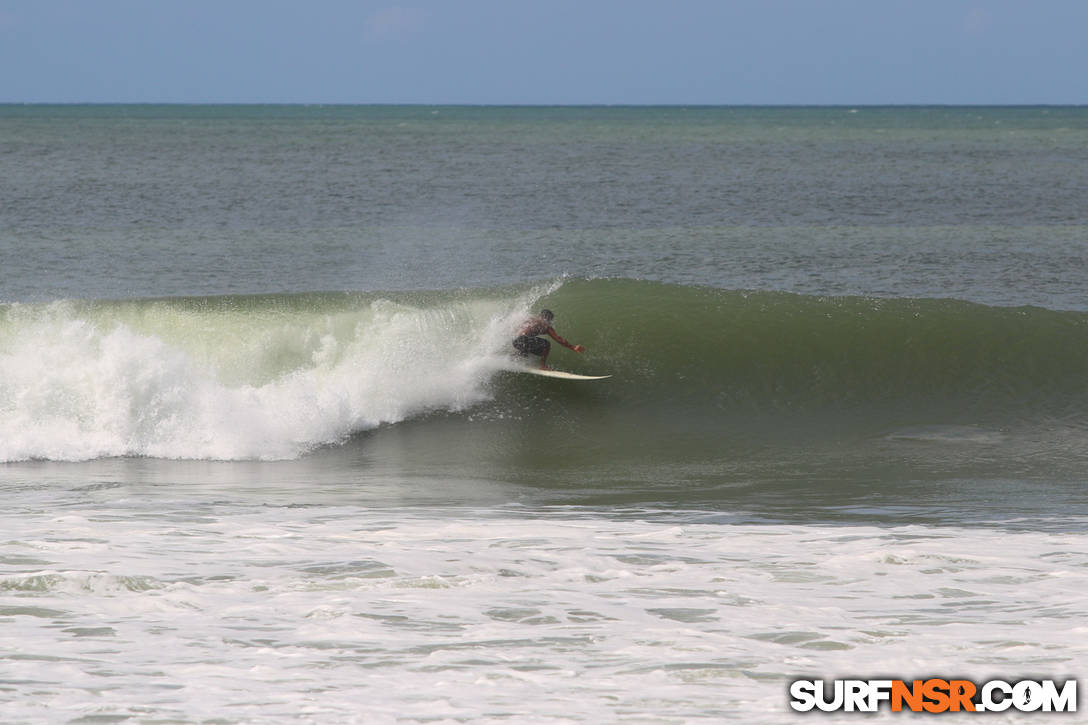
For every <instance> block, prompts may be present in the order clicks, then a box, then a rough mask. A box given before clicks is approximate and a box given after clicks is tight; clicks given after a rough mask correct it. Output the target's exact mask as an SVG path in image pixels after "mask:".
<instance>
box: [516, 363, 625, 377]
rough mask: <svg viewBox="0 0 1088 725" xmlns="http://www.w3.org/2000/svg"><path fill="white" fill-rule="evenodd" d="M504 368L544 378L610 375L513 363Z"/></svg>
mask: <svg viewBox="0 0 1088 725" xmlns="http://www.w3.org/2000/svg"><path fill="white" fill-rule="evenodd" d="M506 369H507V370H509V371H510V372H512V373H529V374H530V375H539V376H541V377H544V378H560V379H562V380H604V379H605V378H610V377H612V376H611V375H579V374H578V373H568V372H566V371H564V370H541V369H540V368H530V367H525V366H523V365H513V366H511V367H509V368H506Z"/></svg>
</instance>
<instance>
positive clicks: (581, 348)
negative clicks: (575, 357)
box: [571, 345, 586, 352]
mask: <svg viewBox="0 0 1088 725" xmlns="http://www.w3.org/2000/svg"><path fill="white" fill-rule="evenodd" d="M571 350H574V351H575V352H585V351H586V346H585V345H575V346H574V347H572V348H571Z"/></svg>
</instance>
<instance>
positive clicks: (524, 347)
mask: <svg viewBox="0 0 1088 725" xmlns="http://www.w3.org/2000/svg"><path fill="white" fill-rule="evenodd" d="M554 319H555V315H554V314H553V313H552V311H551V310H541V311H540V314H539V315H537V316H536V317H530V318H529V319H528V320H526V321H525V324H523V325H522V326H521V329H520V330H518V336H517V337H516V338H514V349H515V350H517V351H518V353H520V354H521V356H522V357H527V356H529V355H539V356H540V369H541V370H551V368H550V367H548V353H549V352H551V349H552V344H551V343H550V342H548V341H547V340H545V339H544V338H543V337H538V335H548V336H549V337H551V338H552V339H553V340H555V341H556V342H558V343H559V344H560V345H562V346H563V347H568V348H570V349H571V350H574V351H575V352H583V351H584V350H585V347H583V346H582V345H571V344H570V343H569V342H567V341H566V340H564V339H563V338H561V337H560V336H559V333H557V332H556V331H555V328H554V327H552V320H554Z"/></svg>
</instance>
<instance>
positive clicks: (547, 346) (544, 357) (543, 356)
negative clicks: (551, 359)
mask: <svg viewBox="0 0 1088 725" xmlns="http://www.w3.org/2000/svg"><path fill="white" fill-rule="evenodd" d="M537 339H538V340H540V342H542V343H543V344H542V345H541V346H540V352H539V353H538V354H539V355H540V369H541V370H551V368H550V367H548V353H549V352H551V351H552V344H551V343H550V342H548V341H547V340H545V339H544V338H542V337H538V338H537Z"/></svg>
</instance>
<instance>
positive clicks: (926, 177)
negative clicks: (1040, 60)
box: [0, 106, 1088, 723]
mask: <svg viewBox="0 0 1088 725" xmlns="http://www.w3.org/2000/svg"><path fill="white" fill-rule="evenodd" d="M0 168H2V169H3V172H4V173H3V178H4V183H3V184H0V267H2V268H3V269H4V271H5V274H4V275H3V277H2V278H0V461H2V463H0V490H2V491H3V492H4V496H5V501H6V502H7V503H8V507H7V513H5V514H4V515H3V524H2V526H3V529H4V531H6V532H7V534H6V536H5V540H4V541H3V542H0V622H3V623H4V624H5V625H7V627H6V629H5V630H4V632H5V634H4V635H3V636H4V645H5V646H4V647H3V648H0V649H3V651H4V652H5V653H6V654H0V662H3V663H4V666H3V674H0V693H3V694H0V714H2V716H3V717H2V719H4V720H5V722H13V723H23V722H26V723H29V722H40V721H43V720H45V721H51V722H87V721H91V720H108V721H111V722H126V721H128V722H149V723H150V722H162V721H169V722H185V723H188V722H208V721H214V722H246V723H263V722H267V723H273V722H276V723H278V722H329V723H332V722H336V723H341V722H367V723H370V722H427V721H456V722H556V723H558V722H587V723H589V722H594V723H596V722H607V721H615V720H620V719H622V720H630V721H636V722H663V723H667V722H690V721H696V720H707V721H722V720H737V721H741V722H781V721H784V720H786V719H789V718H792V717H793V714H792V712H791V711H790V710H789V708H788V703H787V700H786V696H785V693H786V691H787V684H788V682H789V681H790V680H792V679H796V678H798V677H808V676H810V675H815V676H829V677H830V676H862V675H865V676H873V677H876V676H886V675H893V674H894V675H896V676H902V677H904V678H911V677H915V676H921V675H925V676H927V677H928V676H933V675H940V674H942V673H943V674H944V675H949V676H951V675H955V676H957V677H960V676H971V677H974V678H976V679H985V678H988V677H991V676H996V675H1001V676H1003V677H1005V678H1006V679H1015V678H1016V676H1024V677H1027V676H1034V677H1044V676H1045V677H1051V678H1054V679H1063V678H1064V677H1076V676H1079V675H1080V674H1081V673H1082V672H1083V665H1084V663H1085V662H1086V656H1085V654H1086V653H1085V650H1084V647H1083V645H1082V644H1081V642H1083V641H1084V638H1083V637H1076V636H1072V637H1071V636H1070V634H1069V633H1070V632H1073V633H1075V634H1076V633H1079V632H1080V630H1081V629H1083V627H1082V625H1081V622H1080V619H1081V617H1080V613H1081V611H1082V609H1083V607H1082V606H1081V604H1082V602H1081V599H1082V597H1081V595H1080V592H1082V591H1083V587H1084V583H1083V579H1084V572H1085V571H1088V569H1086V564H1088V562H1086V561H1085V558H1084V554H1083V552H1084V551H1086V550H1088V547H1086V542H1085V531H1086V527H1085V523H1086V521H1088V518H1086V515H1088V496H1086V494H1085V488H1084V486H1085V478H1084V471H1085V464H1086V462H1088V460H1086V454H1085V451H1086V450H1088V445H1086V444H1088V420H1086V418H1085V414H1084V410H1085V402H1086V398H1088V384H1086V383H1085V377H1084V360H1085V353H1086V352H1088V273H1086V272H1085V269H1086V268H1085V265H1084V263H1083V261H1084V249H1085V244H1086V242H1088V204H1086V203H1085V202H1086V201H1088V109H1085V108H1080V107H1075V108H1063V107H1032V108H1028V107H1023V108H978V107H970V108H951V107H933V108H926V107H917V108H873V107H858V108H848V107H841V108H678V107H662V108H641V107H640V108H624V107H615V108H613V107H607V108H604V107H579V108H545V107H542V108H529V107H511V108H493V107H298V106H269V107H264V106H238V107H221V106H0ZM541 307H549V308H550V309H553V310H555V312H556V313H557V318H556V326H557V329H558V330H559V332H560V334H562V335H563V336H564V337H566V338H567V339H569V340H571V341H572V342H575V343H581V344H583V345H585V346H586V348H587V350H586V352H585V354H584V355H576V354H575V353H572V352H570V351H567V350H565V349H562V348H559V349H556V350H555V351H554V352H553V356H552V358H551V359H550V362H552V363H553V364H554V365H556V366H558V367H560V368H564V369H569V370H574V371H578V372H585V373H601V374H605V373H607V374H611V375H612V377H611V378H609V379H608V380H604V381H599V382H593V383H578V384H572V383H565V382H559V381H554V380H545V379H538V378H533V377H529V376H525V375H520V374H517V373H515V372H511V371H509V370H508V368H509V366H510V360H509V353H510V351H511V349H510V339H511V336H512V333H513V330H515V329H516V327H517V326H518V324H519V322H520V321H521V320H522V319H523V318H524V316H525V315H527V314H529V313H530V312H532V311H533V310H537V309H539V308H541ZM394 685H395V686H394ZM843 717H844V718H848V717H849V716H843ZM995 717H1000V716H995ZM832 719H834V718H832Z"/></svg>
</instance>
